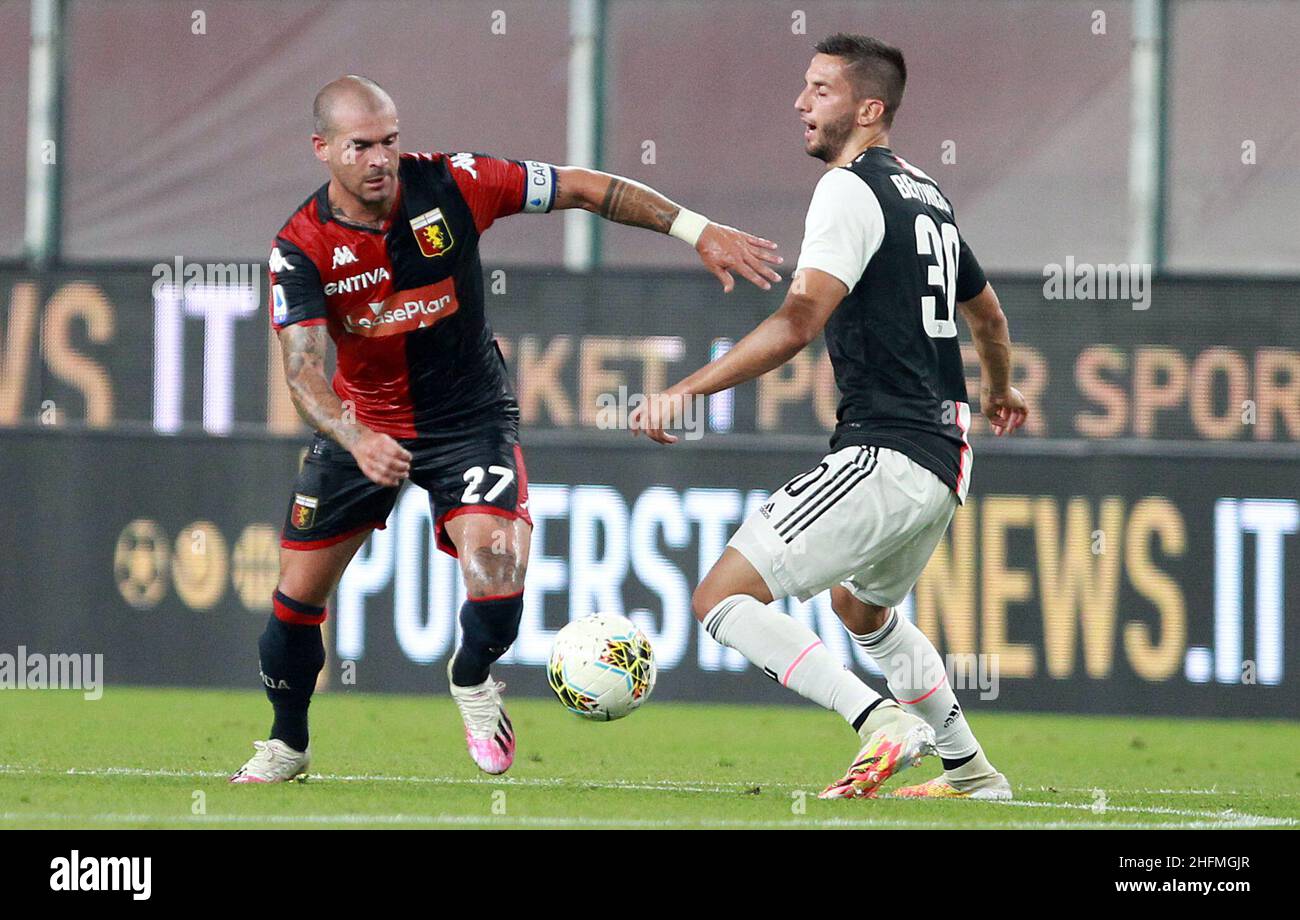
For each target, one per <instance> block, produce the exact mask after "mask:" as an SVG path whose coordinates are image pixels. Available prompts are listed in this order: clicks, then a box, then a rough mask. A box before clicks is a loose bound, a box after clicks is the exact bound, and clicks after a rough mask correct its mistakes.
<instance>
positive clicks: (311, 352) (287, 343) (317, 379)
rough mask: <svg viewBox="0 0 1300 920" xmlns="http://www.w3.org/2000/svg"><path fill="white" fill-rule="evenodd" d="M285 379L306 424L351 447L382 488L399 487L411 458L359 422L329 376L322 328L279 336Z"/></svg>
mask: <svg viewBox="0 0 1300 920" xmlns="http://www.w3.org/2000/svg"><path fill="white" fill-rule="evenodd" d="M279 337H280V350H281V353H282V354H283V355H284V378H285V381H286V382H287V383H288V384H289V395H290V396H292V397H293V405H294V408H296V409H297V410H298V414H299V415H300V416H302V419H303V421H304V422H306V423H307V424H308V425H311V426H312V427H313V428H315V429H316V430H317V431H319V432H321V433H322V434H325V435H328V436H329V437H331V438H333V439H334V440H335V441H337V442H338V443H339V444H340V445H342V446H343V447H345V448H347V450H348V451H349V452H351V454H352V456H353V457H355V458H356V460H357V464H358V465H359V466H360V467H361V471H362V472H363V473H365V474H366V476H367V477H368V478H369V479H370V480H371V481H372V482H374V483H377V484H378V485H381V486H398V485H401V484H402V480H403V479H405V478H406V477H407V475H409V473H410V471H411V455H410V453H409V452H408V451H406V450H405V449H404V448H403V447H402V445H400V444H398V443H397V442H396V441H395V440H393V439H392V438H391V437H389V436H388V435H386V434H381V433H380V432H378V431H372V430H371V429H369V428H367V427H366V426H365V425H362V424H360V423H359V422H357V421H356V419H355V417H354V416H353V414H352V411H351V410H350V408H349V407H347V406H344V404H343V401H342V400H340V399H339V398H338V395H337V394H336V393H335V392H334V388H333V387H331V386H330V384H329V381H328V380H327V379H326V378H325V349H326V347H327V344H326V343H327V342H329V333H328V332H327V331H326V329H325V327H324V326H322V325H315V326H307V325H302V324H296V325H293V326H285V327H284V328H283V329H281V330H280V332H279Z"/></svg>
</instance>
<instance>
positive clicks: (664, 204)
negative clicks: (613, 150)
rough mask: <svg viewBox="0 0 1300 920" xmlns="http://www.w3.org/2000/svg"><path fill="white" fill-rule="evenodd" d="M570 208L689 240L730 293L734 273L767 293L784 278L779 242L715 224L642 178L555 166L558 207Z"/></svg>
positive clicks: (734, 283) (556, 204) (734, 284)
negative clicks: (777, 268) (778, 267)
mask: <svg viewBox="0 0 1300 920" xmlns="http://www.w3.org/2000/svg"><path fill="white" fill-rule="evenodd" d="M568 208H582V209H583V210H586V211H591V212H592V213H594V214H599V215H600V216H601V217H603V218H605V219H606V220H612V221H614V222H616V223H620V224H627V225H628V226H631V227H644V228H645V229H647V230H654V231H656V232H658V233H667V234H670V235H672V236H675V237H677V238H678V239H680V240H685V241H686V242H687V243H690V244H691V245H692V246H694V247H695V251H696V252H698V253H699V254H700V261H701V262H703V263H704V266H705V268H707V269H708V270H709V271H711V272H713V274H714V275H715V276H717V278H718V280H719V281H721V282H722V289H723V291H724V292H726V293H728V294H729V293H731V291H732V289H733V288H734V287H735V286H736V281H735V279H734V278H733V277H732V275H731V273H732V272H733V271H734V272H736V273H737V274H739V275H740V276H741V277H742V278H744V279H746V280H747V281H749V282H751V283H752V284H753V285H755V286H756V287H759V288H762V289H763V290H765V291H767V290H771V287H772V284H773V283H776V282H780V280H781V276H780V275H778V274H777V273H776V272H775V271H773V270H772V268H771V266H772V265H780V264H781V262H782V261H784V260H783V259H782V258H781V257H780V256H778V255H777V254H776V243H773V242H772V241H771V240H765V239H763V238H762V237H759V236H754V235H753V234H751V233H746V232H744V231H743V230H737V229H735V228H734V227H726V226H723V225H722V224H715V223H713V222H712V221H710V220H709V219H708V218H706V217H703V216H702V215H700V214H696V213H695V212H694V211H688V210H686V209H685V208H683V207H682V206H681V205H678V204H676V203H674V202H672V201H669V200H668V199H667V198H665V197H664V196H663V195H661V194H659V193H658V192H656V191H655V190H654V189H652V188H650V187H649V186H646V185H642V184H641V183H640V182H635V181H633V180H631V179H624V178H623V177H622V176H611V175H610V174H609V173H603V172H598V171H596V170H594V169H582V168H581V167H577V166H559V167H556V170H555V210H565V209H568Z"/></svg>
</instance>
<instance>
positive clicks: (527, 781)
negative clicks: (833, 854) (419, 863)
mask: <svg viewBox="0 0 1300 920" xmlns="http://www.w3.org/2000/svg"><path fill="white" fill-rule="evenodd" d="M0 774H9V775H16V776H25V775H31V776H90V777H114V776H134V777H141V778H151V777H153V778H163V779H225V778H227V777H229V776H230V774H229V773H223V772H219V771H216V770H148V769H144V768H140V767H100V768H89V769H83V768H79V767H70V768H68V769H66V770H59V769H55V768H51V767H24V766H20V765H16V764H0ZM308 778H309V780H313V781H325V782H336V783H418V784H425V785H435V786H447V785H453V786H456V785H459V786H537V787H542V788H569V787H575V788H584V789H623V790H634V791H638V790H639V791H645V792H702V793H712V794H716V793H722V792H743V791H744V790H746V789H752V788H754V787H755V786H759V787H761V788H766V789H780V788H789V789H796V788H798V787H796V786H791V785H785V784H774V783H744V782H735V783H679V782H675V781H673V780H655V781H653V782H633V781H630V780H595V779H591V780H588V779H558V778H554V779H553V778H542V777H524V778H520V777H512V776H501V777H493V778H488V777H463V776H386V775H383V774H352V775H349V774H338V773H312V774H309V776H308Z"/></svg>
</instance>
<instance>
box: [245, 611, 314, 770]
mask: <svg viewBox="0 0 1300 920" xmlns="http://www.w3.org/2000/svg"><path fill="white" fill-rule="evenodd" d="M274 607H275V610H274V612H273V613H272V615H271V618H270V620H268V621H267V624H266V630H265V631H264V632H263V633H262V638H261V639H260V640H258V643H257V651H258V655H259V657H260V659H261V665H262V683H263V684H264V685H265V686H266V697H267V699H269V700H270V701H271V707H272V708H273V709H274V710H275V721H274V722H273V723H272V724H271V734H270V737H271V738H273V739H277V740H280V741H283V742H284V743H285V744H287V745H289V747H291V748H293V749H294V750H295V751H305V750H307V741H308V735H307V708H308V707H309V706H310V705H311V695H312V691H314V690H315V689H316V677H317V675H319V674H320V671H321V668H323V667H324V666H325V643H324V641H323V640H322V639H321V631H320V624H321V623H322V622H323V621H324V620H325V608H324V607H313V606H312V605H310V604H304V603H302V602H301V601H295V600H294V599H293V598H291V597H287V596H285V595H283V594H281V593H280V592H279V591H276V592H275V595H274Z"/></svg>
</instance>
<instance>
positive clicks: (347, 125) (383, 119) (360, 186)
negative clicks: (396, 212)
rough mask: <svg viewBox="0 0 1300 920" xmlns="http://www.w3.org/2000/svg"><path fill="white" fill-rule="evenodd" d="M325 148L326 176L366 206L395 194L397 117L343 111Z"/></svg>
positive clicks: (386, 113)
mask: <svg viewBox="0 0 1300 920" xmlns="http://www.w3.org/2000/svg"><path fill="white" fill-rule="evenodd" d="M334 127H335V132H334V135H333V136H332V137H330V138H329V139H328V140H327V142H326V144H325V150H326V154H327V158H326V162H327V163H328V164H329V169H330V175H331V176H332V177H333V178H334V180H335V181H336V182H337V183H338V184H339V185H341V186H343V188H344V189H346V190H347V191H348V192H350V193H351V194H353V195H355V196H356V197H357V198H359V199H360V200H361V201H362V202H364V203H366V204H377V203H380V202H384V201H387V200H388V199H390V198H391V197H392V196H393V195H394V194H395V193H396V192H397V165H398V160H399V158H400V155H401V149H400V148H399V147H398V139H397V113H396V112H395V111H393V110H392V109H391V108H388V109H386V110H381V111H378V112H374V111H366V110H363V109H344V110H343V111H342V112H340V113H338V116H337V118H336V120H335V126H334Z"/></svg>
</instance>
